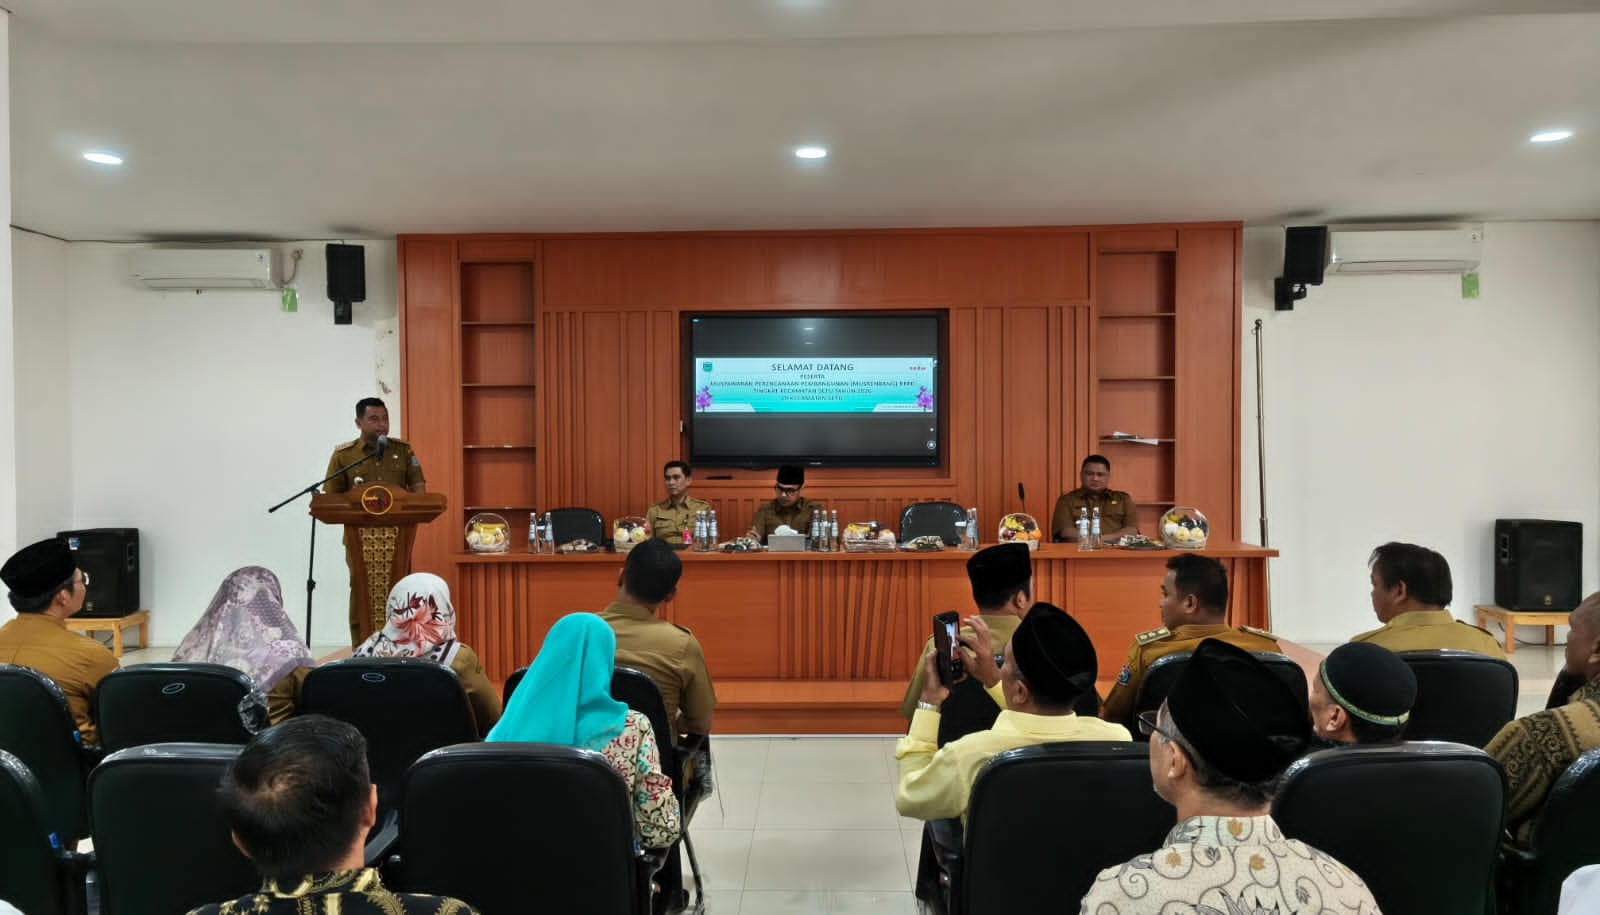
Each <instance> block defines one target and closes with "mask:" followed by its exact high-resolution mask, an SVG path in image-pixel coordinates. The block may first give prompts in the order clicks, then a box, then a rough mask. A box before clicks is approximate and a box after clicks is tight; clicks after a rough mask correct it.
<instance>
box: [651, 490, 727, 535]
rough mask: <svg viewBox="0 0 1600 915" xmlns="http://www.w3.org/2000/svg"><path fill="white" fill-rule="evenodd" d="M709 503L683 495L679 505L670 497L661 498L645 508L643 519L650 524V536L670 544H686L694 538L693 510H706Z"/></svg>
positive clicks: (709, 508) (708, 507)
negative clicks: (681, 502)
mask: <svg viewBox="0 0 1600 915" xmlns="http://www.w3.org/2000/svg"><path fill="white" fill-rule="evenodd" d="M710 510H711V503H710V502H707V501H706V500H704V499H696V498H695V497H694V496H690V495H685V496H684V497H683V504H682V505H681V506H674V505H673V504H672V500H671V499H663V500H662V501H660V502H657V503H656V504H654V505H652V506H650V507H649V508H648V509H646V510H645V513H644V520H645V523H646V524H648V525H649V526H650V536H652V537H654V538H655V539H657V540H665V541H666V542H668V543H671V544H674V545H676V544H680V543H681V544H687V543H691V542H692V541H693V540H694V516H695V512H708V511H710Z"/></svg>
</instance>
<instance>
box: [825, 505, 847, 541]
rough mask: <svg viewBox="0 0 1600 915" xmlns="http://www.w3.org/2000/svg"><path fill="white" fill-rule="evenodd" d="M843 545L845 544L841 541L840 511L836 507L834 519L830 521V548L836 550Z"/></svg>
mask: <svg viewBox="0 0 1600 915" xmlns="http://www.w3.org/2000/svg"><path fill="white" fill-rule="evenodd" d="M843 546H844V544H842V543H840V542H839V512H838V510H837V509H835V510H834V512H833V520H832V521H830V522H829V523H828V549H829V551H834V550H838V549H840V548H841V547H843Z"/></svg>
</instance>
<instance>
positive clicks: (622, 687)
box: [611, 667, 706, 913]
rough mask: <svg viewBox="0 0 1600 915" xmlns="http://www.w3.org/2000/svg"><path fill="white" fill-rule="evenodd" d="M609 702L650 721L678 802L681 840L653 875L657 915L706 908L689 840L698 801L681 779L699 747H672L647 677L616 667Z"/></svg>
mask: <svg viewBox="0 0 1600 915" xmlns="http://www.w3.org/2000/svg"><path fill="white" fill-rule="evenodd" d="M611 698H613V699H616V700H617V701H618V702H624V703H626V704H627V706H628V708H630V709H632V710H634V711H636V712H638V713H640V714H641V715H644V716H645V717H646V718H648V719H650V729H651V730H653V731H655V734H656V746H657V747H658V748H659V750H660V754H661V768H662V771H664V772H666V773H667V777H668V778H671V779H672V793H673V795H674V796H676V797H677V799H678V811H679V814H680V819H681V822H682V824H683V829H682V838H681V839H680V840H679V842H678V844H676V845H674V846H673V847H672V848H670V849H666V850H665V851H666V857H665V858H664V859H663V861H662V864H661V869H660V871H659V872H658V873H657V875H656V882H657V883H658V884H659V885H660V887H661V892H660V894H658V895H657V896H656V897H655V901H654V903H653V906H654V908H655V911H656V912H658V913H666V912H677V911H683V910H685V909H689V910H692V911H701V910H703V909H704V908H705V899H706V894H705V884H704V882H703V881H702V879H701V877H700V862H699V860H698V859H697V858H696V857H695V854H694V844H693V843H692V842H690V840H689V819H690V817H691V816H693V814H694V810H695V808H696V807H698V806H699V803H698V802H699V799H698V798H689V797H686V789H687V788H688V785H686V784H685V778H684V767H685V766H686V765H687V764H688V762H689V760H690V759H691V758H692V757H693V756H694V754H695V752H696V751H697V750H698V749H699V746H698V745H695V746H687V745H681V744H680V745H672V722H670V721H669V720H668V719H667V705H666V702H665V701H664V700H663V699H662V698H661V690H660V688H659V687H657V686H656V684H655V681H654V680H651V679H650V677H649V675H648V674H645V673H643V672H641V671H637V670H634V669H633V668H631V667H618V668H617V669H616V670H615V671H613V672H612V674H611ZM680 846H681V847H682V849H683V854H687V855H688V857H689V873H690V874H692V875H693V877H694V897H693V899H692V900H691V899H690V898H689V897H687V896H686V895H685V893H684V888H683V864H682V854H680V853H679V847H680ZM691 903H692V904H691Z"/></svg>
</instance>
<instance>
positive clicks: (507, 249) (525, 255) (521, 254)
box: [458, 236, 539, 264]
mask: <svg viewBox="0 0 1600 915" xmlns="http://www.w3.org/2000/svg"><path fill="white" fill-rule="evenodd" d="M458 250H459V252H460V253H459V255H458V256H459V257H460V259H461V263H463V264H474V263H532V262H533V261H535V260H537V259H538V258H537V252H538V250H539V243H538V241H536V240H534V239H532V238H527V237H521V238H504V237H502V238H494V237H490V238H474V237H471V236H468V237H465V238H463V239H462V240H461V244H460V246H459V248H458Z"/></svg>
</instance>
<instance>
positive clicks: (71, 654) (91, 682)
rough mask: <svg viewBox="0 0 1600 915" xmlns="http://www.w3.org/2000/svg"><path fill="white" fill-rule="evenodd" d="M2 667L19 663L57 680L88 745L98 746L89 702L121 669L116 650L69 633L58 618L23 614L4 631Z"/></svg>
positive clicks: (1, 634) (0, 651) (0, 643)
mask: <svg viewBox="0 0 1600 915" xmlns="http://www.w3.org/2000/svg"><path fill="white" fill-rule="evenodd" d="M0 664H16V665H17V666H19V667H26V668H28V669H29V670H36V671H38V672H39V673H41V674H44V675H45V676H47V677H49V678H50V679H51V680H54V681H55V684H56V686H59V687H60V688H61V693H62V695H64V696H66V697H67V708H69V709H71V710H72V720H73V721H75V722H77V724H78V733H79V734H80V735H81V736H82V737H83V742H84V743H89V744H93V743H99V735H97V734H96V733H95V726H94V720H93V719H91V718H90V717H89V698H90V697H91V696H93V695H94V688H95V687H96V686H98V685H100V680H101V678H102V677H104V676H105V675H106V674H108V673H111V672H112V671H113V670H116V669H117V659H116V657H114V656H113V655H112V654H111V649H109V648H107V647H106V646H104V645H102V644H100V643H99V642H97V641H95V640H94V639H91V638H89V637H88V636H85V635H79V634H78V633H76V632H71V631H69V630H68V629H67V624H66V623H65V622H64V621H62V620H58V619H56V618H55V617H53V616H45V615H44V614H43V613H19V614H17V618H16V619H14V620H12V621H11V622H9V623H6V624H5V625H4V626H0Z"/></svg>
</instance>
